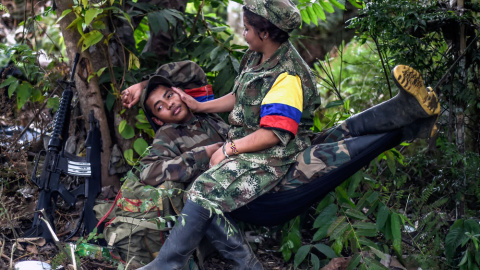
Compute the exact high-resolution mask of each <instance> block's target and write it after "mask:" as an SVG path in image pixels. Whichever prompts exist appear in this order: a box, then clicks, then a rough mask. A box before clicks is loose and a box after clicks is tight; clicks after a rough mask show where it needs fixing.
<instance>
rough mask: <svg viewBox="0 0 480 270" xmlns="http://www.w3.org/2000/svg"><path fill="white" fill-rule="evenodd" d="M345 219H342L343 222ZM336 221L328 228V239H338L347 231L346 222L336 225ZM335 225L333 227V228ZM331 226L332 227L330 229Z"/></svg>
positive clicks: (347, 225)
mask: <svg viewBox="0 0 480 270" xmlns="http://www.w3.org/2000/svg"><path fill="white" fill-rule="evenodd" d="M344 219H345V217H343V220H344ZM337 221H338V219H337V220H336V221H335V222H334V223H333V224H332V225H330V227H329V228H328V230H329V231H331V233H329V235H330V239H339V238H341V236H342V234H343V233H344V232H345V231H346V230H347V229H348V227H349V224H348V223H347V222H344V221H343V222H341V223H337ZM333 225H335V226H333ZM332 226H333V227H332Z"/></svg>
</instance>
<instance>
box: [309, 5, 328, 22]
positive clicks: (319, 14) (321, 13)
mask: <svg viewBox="0 0 480 270" xmlns="http://www.w3.org/2000/svg"><path fill="white" fill-rule="evenodd" d="M312 8H313V11H314V12H315V15H317V17H318V18H320V19H322V20H323V21H326V20H327V17H326V16H325V12H324V11H323V8H322V7H321V6H320V5H319V4H317V3H314V4H313V5H312Z"/></svg>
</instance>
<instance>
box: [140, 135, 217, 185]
mask: <svg viewBox="0 0 480 270" xmlns="http://www.w3.org/2000/svg"><path fill="white" fill-rule="evenodd" d="M156 141H157V140H156ZM221 145H222V143H217V144H211V145H207V146H199V147H196V148H193V149H192V150H190V151H186V152H184V153H180V152H179V150H178V149H177V148H173V149H172V144H167V143H165V142H162V141H157V142H156V143H154V145H152V148H151V149H150V155H148V156H147V157H145V158H143V159H142V161H141V163H142V164H143V165H144V166H145V167H144V168H143V169H142V171H141V173H140V180H141V181H142V182H143V183H144V184H147V185H151V186H157V185H159V184H162V183H163V182H164V181H178V182H187V183H189V182H191V181H192V180H193V178H194V176H195V175H198V173H200V172H202V171H204V170H206V169H208V163H209V160H210V157H211V156H212V154H213V153H214V152H215V151H216V150H217V149H218V148H220V146H221Z"/></svg>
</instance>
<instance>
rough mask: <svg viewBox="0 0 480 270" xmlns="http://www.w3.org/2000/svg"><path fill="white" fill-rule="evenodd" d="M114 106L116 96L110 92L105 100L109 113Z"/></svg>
mask: <svg viewBox="0 0 480 270" xmlns="http://www.w3.org/2000/svg"><path fill="white" fill-rule="evenodd" d="M113 104H115V95H113V94H112V93H110V92H108V94H107V98H106V99H105V105H106V106H107V110H108V111H109V112H111V111H112V108H113Z"/></svg>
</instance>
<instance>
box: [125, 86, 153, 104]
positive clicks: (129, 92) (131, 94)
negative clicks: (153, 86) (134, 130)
mask: <svg viewBox="0 0 480 270" xmlns="http://www.w3.org/2000/svg"><path fill="white" fill-rule="evenodd" d="M147 82H148V81H143V82H140V83H137V84H134V85H132V86H130V87H128V88H127V89H125V90H123V92H122V105H123V106H124V107H126V108H129V109H130V108H131V107H132V106H133V105H135V104H137V103H138V102H139V101H140V95H141V94H142V90H143V88H145V86H146V84H147Z"/></svg>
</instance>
